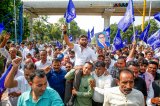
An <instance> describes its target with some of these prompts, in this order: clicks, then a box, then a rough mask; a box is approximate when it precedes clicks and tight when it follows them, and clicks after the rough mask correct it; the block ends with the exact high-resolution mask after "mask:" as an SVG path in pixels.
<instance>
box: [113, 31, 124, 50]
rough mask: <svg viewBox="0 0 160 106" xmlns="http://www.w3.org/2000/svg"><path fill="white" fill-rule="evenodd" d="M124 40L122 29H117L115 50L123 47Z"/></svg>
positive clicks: (114, 41) (114, 43)
mask: <svg viewBox="0 0 160 106" xmlns="http://www.w3.org/2000/svg"><path fill="white" fill-rule="evenodd" d="M123 47H124V45H123V41H122V38H121V34H120V29H118V30H117V33H116V36H115V37H114V39H113V51H116V50H119V49H121V48H123Z"/></svg>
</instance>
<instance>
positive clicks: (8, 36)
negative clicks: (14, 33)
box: [4, 32, 10, 40]
mask: <svg viewBox="0 0 160 106" xmlns="http://www.w3.org/2000/svg"><path fill="white" fill-rule="evenodd" d="M4 38H5V39H6V40H9V38H10V33H8V32H7V33H6V34H5V36H4Z"/></svg>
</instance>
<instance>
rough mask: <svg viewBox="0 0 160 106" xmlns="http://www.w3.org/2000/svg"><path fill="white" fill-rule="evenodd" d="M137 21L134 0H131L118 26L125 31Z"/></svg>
mask: <svg viewBox="0 0 160 106" xmlns="http://www.w3.org/2000/svg"><path fill="white" fill-rule="evenodd" d="M134 21H135V18H134V9H133V1H132V0H129V2H128V6H127V10H126V13H125V14H124V17H123V18H122V19H121V20H120V21H119V23H118V28H119V29H121V30H122V31H123V32H125V31H126V30H127V29H128V27H129V26H130V25H131V24H132V23H133V22H134Z"/></svg>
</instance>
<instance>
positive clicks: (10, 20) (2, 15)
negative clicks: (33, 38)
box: [0, 0, 30, 40]
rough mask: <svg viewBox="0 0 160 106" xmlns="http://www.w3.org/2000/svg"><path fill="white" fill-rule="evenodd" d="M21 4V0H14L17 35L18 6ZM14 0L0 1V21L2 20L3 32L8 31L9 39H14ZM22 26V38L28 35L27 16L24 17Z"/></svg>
mask: <svg viewBox="0 0 160 106" xmlns="http://www.w3.org/2000/svg"><path fill="white" fill-rule="evenodd" d="M21 5H22V2H21V0H15V6H16V16H17V18H16V22H17V25H16V26H17V35H18V31H19V29H18V20H19V7H20V6H21ZM14 17H15V16H14V0H3V1H1V2H0V23H2V22H3V24H4V26H5V31H4V32H6V31H7V32H10V33H11V39H12V40H14V37H15V30H14V29H15V25H14ZM23 19H24V21H23V22H24V24H23V25H24V28H23V30H24V31H23V32H24V35H23V39H26V37H27V36H28V35H29V32H30V29H29V27H28V18H27V17H24V18H23Z"/></svg>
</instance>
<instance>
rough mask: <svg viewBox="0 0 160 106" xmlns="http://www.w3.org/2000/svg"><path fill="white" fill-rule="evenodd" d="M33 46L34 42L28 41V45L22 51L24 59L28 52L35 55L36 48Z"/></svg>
mask: <svg viewBox="0 0 160 106" xmlns="http://www.w3.org/2000/svg"><path fill="white" fill-rule="evenodd" d="M32 47H33V44H32V42H28V44H27V47H26V48H24V49H23V53H22V57H23V59H25V58H26V55H27V54H28V53H30V54H31V55H32V57H34V52H35V50H34V49H33V48H32Z"/></svg>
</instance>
